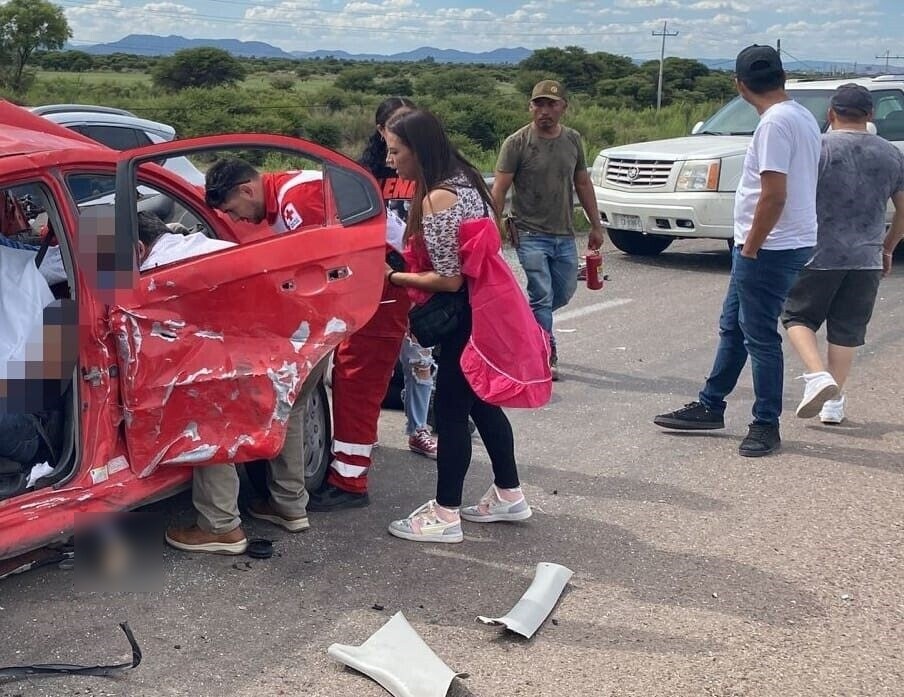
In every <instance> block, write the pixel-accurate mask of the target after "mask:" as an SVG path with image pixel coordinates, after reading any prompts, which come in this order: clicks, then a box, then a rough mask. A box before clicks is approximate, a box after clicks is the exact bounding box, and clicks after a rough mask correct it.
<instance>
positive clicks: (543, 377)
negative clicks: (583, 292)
mask: <svg viewBox="0 0 904 697" xmlns="http://www.w3.org/2000/svg"><path fill="white" fill-rule="evenodd" d="M459 239H460V242H461V272H462V275H463V276H464V277H465V278H466V279H467V283H468V294H469V298H470V303H471V313H472V328H471V338H470V339H469V340H468V344H467V346H465V349H464V351H463V352H462V355H461V369H462V372H463V373H464V375H465V378H466V379H467V381H468V384H470V385H471V388H472V389H473V390H474V392H475V394H477V396H478V397H480V398H481V399H482V400H483V401H485V402H487V403H489V404H496V405H498V406H501V407H527V408H536V407H541V406H543V405H544V404H546V403H547V402H548V401H549V398H550V396H551V394H552V375H551V373H550V370H549V357H550V343H549V335H548V334H547V333H546V331H545V330H544V329H543V328H542V327H540V325H539V324H537V321H536V320H535V319H534V315H533V313H532V312H531V309H530V306H529V305H528V302H527V298H526V297H525V296H524V293H523V291H522V290H521V287H520V286H519V285H518V281H517V280H516V279H515V275H514V274H513V273H512V270H511V268H509V265H508V263H507V262H506V261H505V258H504V257H503V256H502V250H501V244H500V236H499V230H498V229H497V227H496V224H495V223H494V222H493V220H492V219H491V218H480V219H477V220H465V221H463V222H462V224H461V228H460V229H459Z"/></svg>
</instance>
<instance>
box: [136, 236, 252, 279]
mask: <svg viewBox="0 0 904 697" xmlns="http://www.w3.org/2000/svg"><path fill="white" fill-rule="evenodd" d="M234 246H235V242H227V241H226V240H214V239H211V238H210V237H207V235H205V234H204V233H203V232H193V233H191V234H189V235H179V234H177V233H173V232H166V233H164V234H162V235H160V237H158V238H157V239H156V240H154V244H152V245H151V251H150V253H148V255H147V258H145V260H144V261H143V262H141V270H142V271H148V270H149V269H153V268H154V267H155V266H163V265H164V264H172V263H174V262H177V261H182V260H183V259H188V258H189V257H197V256H201V255H202V254H210V253H211V252H217V251H219V250H221V249H226V248H228V247H234Z"/></svg>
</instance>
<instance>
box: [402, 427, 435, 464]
mask: <svg viewBox="0 0 904 697" xmlns="http://www.w3.org/2000/svg"><path fill="white" fill-rule="evenodd" d="M408 449H409V450H411V451H412V452H415V453H417V454H418V455H423V456H424V457H429V458H431V459H433V460H435V459H436V438H435V437H434V436H432V435H431V434H430V431H428V430H427V429H426V428H421V429H418V430H417V431H415V433H414V435H413V436H409V437H408Z"/></svg>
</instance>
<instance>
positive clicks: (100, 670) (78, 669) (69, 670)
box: [0, 622, 141, 678]
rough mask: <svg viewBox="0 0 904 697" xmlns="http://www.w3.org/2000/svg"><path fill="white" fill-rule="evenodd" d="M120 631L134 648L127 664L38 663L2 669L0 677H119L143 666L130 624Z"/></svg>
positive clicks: (121, 626)
mask: <svg viewBox="0 0 904 697" xmlns="http://www.w3.org/2000/svg"><path fill="white" fill-rule="evenodd" d="M119 627H120V629H122V631H123V633H124V634H125V635H126V639H128V640H129V646H131V647H132V660H131V661H129V662H127V663H117V664H116V665H110V666H80V665H73V664H70V663H36V664H35V665H30V666H10V667H8V668H0V677H4V678H7V677H12V678H26V677H28V676H29V675H93V676H96V677H100V678H107V677H110V676H111V675H119V674H120V673H122V672H125V671H127V670H132V669H133V668H137V667H138V666H139V665H140V664H141V647H139V646H138V641H137V640H136V639H135V635H134V634H132V629H131V628H130V627H129V623H128V622H120V624H119Z"/></svg>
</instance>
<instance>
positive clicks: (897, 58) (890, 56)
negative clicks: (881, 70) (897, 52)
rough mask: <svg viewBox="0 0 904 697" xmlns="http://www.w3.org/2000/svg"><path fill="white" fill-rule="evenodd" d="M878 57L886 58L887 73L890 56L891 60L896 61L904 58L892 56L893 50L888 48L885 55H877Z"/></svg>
mask: <svg viewBox="0 0 904 697" xmlns="http://www.w3.org/2000/svg"><path fill="white" fill-rule="evenodd" d="M876 58H877V59H878V58H884V59H885V72H886V73H888V60H889V58H890V59H891V60H896V61H899V60H904V56H892V55H891V51H889V50H888V49H885V55H884V56H876Z"/></svg>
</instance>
